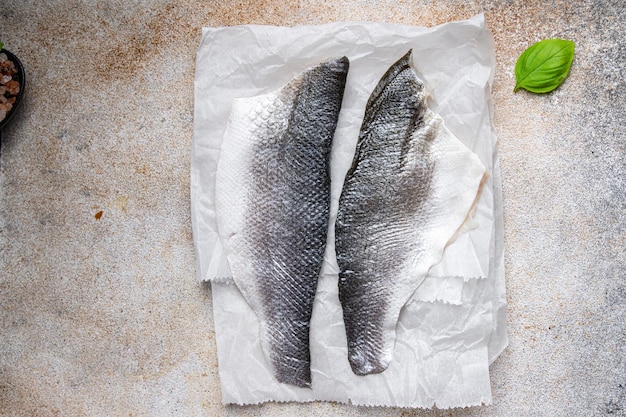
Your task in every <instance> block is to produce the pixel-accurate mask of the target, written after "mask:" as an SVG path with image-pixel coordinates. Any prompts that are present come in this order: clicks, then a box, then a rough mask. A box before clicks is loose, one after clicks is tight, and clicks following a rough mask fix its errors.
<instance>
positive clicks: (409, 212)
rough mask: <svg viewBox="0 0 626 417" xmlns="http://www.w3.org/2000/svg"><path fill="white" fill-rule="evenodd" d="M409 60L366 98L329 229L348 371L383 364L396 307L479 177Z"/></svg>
mask: <svg viewBox="0 0 626 417" xmlns="http://www.w3.org/2000/svg"><path fill="white" fill-rule="evenodd" d="M410 59H411V51H409V52H408V53H407V54H406V55H405V56H404V57H402V58H401V59H400V60H398V61H397V62H396V63H395V64H394V65H392V66H391V67H390V68H389V70H388V71H387V72H386V73H385V74H384V76H383V77H382V78H381V80H380V82H379V83H378V85H377V86H376V87H375V89H374V90H373V92H372V94H371V95H370V98H369V100H368V103H367V107H366V111H365V116H364V119H363V123H362V126H361V131H360V134H359V138H358V142H357V147H356V153H355V156H354V159H353V163H352V166H351V168H350V169H349V171H348V173H347V175H346V178H345V182H344V186H343V189H342V193H341V197H340V201H339V208H338V214H337V220H336V223H335V245H336V253H337V262H338V265H339V269H340V271H339V284H338V285H339V299H340V302H341V305H342V309H343V317H344V324H345V327H346V335H347V340H348V360H349V362H350V365H351V367H352V370H353V372H354V373H355V374H357V375H368V374H373V373H380V372H382V371H384V370H385V369H386V368H387V367H388V365H389V363H390V362H391V360H392V358H393V349H394V345H395V338H396V324H397V322H398V318H399V315H400V311H401V309H402V307H403V306H404V304H405V303H406V302H407V301H408V299H409V298H410V296H411V295H412V294H413V292H414V291H415V290H416V289H417V287H418V286H419V284H420V283H421V282H422V281H423V279H424V278H425V276H426V274H427V272H428V269H429V268H430V267H431V266H432V265H433V264H434V263H436V262H437V261H438V260H439V259H440V258H441V256H442V254H443V249H444V247H445V245H446V244H447V242H448V241H449V240H450V239H451V238H452V236H453V235H454V233H455V231H456V230H457V229H458V228H459V227H460V226H461V225H462V224H463V222H464V220H465V218H466V216H467V214H468V212H469V211H470V209H471V207H472V204H473V202H474V200H475V198H476V195H477V192H478V189H479V187H480V181H481V179H482V176H483V174H484V172H485V168H484V166H483V165H482V163H481V162H480V161H479V160H478V158H477V156H476V155H474V154H473V153H471V151H469V149H467V148H466V147H465V146H464V145H463V144H462V143H461V142H460V141H458V139H456V138H455V137H454V136H453V135H452V134H451V133H450V132H449V131H448V130H447V129H446V128H445V127H444V125H443V121H442V120H441V118H439V116H437V115H436V114H434V113H433V112H431V111H430V110H429V109H428V108H427V106H426V104H425V87H424V84H423V83H422V82H421V81H420V80H419V78H418V77H417V75H416V73H415V72H414V70H413V69H412V68H411V65H410Z"/></svg>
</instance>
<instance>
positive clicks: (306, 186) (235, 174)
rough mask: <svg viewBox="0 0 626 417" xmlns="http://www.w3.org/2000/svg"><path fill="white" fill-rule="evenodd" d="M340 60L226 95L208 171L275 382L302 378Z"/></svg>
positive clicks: (307, 372) (232, 261)
mask: <svg viewBox="0 0 626 417" xmlns="http://www.w3.org/2000/svg"><path fill="white" fill-rule="evenodd" d="M348 68H349V61H348V59H347V58H346V57H343V58H340V59H335V60H329V61H326V62H324V63H322V64H320V65H318V66H315V67H312V68H310V69H308V70H306V71H304V72H303V73H301V74H300V75H299V76H297V77H296V78H294V79H293V80H292V81H290V82H289V83H288V84H287V85H285V86H284V87H283V88H281V89H280V90H278V91H276V92H273V93H270V94H266V95H262V96H257V97H252V98H243V99H237V100H235V102H234V103H233V108H232V110H231V115H230V118H229V122H228V126H227V128H226V132H225V135H224V141H223V144H222V149H221V153H220V159H219V161H218V168H217V173H216V218H217V225H218V233H219V235H220V238H221V241H222V245H223V246H224V249H225V251H226V254H227V259H228V262H229V266H230V269H231V272H232V277H233V280H234V282H235V284H236V285H237V287H238V288H239V290H240V291H241V293H242V295H243V296H244V298H245V299H246V301H247V303H248V304H249V306H250V307H251V308H252V309H253V310H254V312H255V313H256V315H257V317H258V319H259V323H260V339H261V346H262V349H263V352H264V355H265V357H266V359H267V361H268V363H269V364H270V366H271V368H272V371H273V374H274V376H275V377H276V379H277V380H278V381H279V382H281V383H286V384H292V385H295V386H298V387H311V369H310V368H311V359H310V352H309V330H310V320H311V314H312V310H313V300H314V296H315V292H316V289H317V281H318V276H319V274H320V270H321V267H322V263H323V259H324V252H325V246H326V236H327V229H328V216H329V207H330V174H329V162H330V151H331V143H332V139H333V135H334V132H335V128H336V125H337V120H338V117H339V110H340V108H341V103H342V99H343V93H344V88H345V82H346V77H347V72H348Z"/></svg>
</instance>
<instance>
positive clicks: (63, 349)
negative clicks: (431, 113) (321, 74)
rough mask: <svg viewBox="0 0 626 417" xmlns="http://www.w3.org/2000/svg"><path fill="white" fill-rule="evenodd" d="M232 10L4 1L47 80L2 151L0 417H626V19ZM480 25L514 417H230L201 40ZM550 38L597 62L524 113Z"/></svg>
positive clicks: (268, 7) (490, 6)
mask: <svg viewBox="0 0 626 417" xmlns="http://www.w3.org/2000/svg"><path fill="white" fill-rule="evenodd" d="M216 3H217V2H210V1H200V0H155V1H148V0H144V1H140V2H127V1H121V0H102V1H95V0H48V1H39V0H22V1H19V2H18V1H15V0H0V40H2V41H3V42H5V47H6V48H7V49H9V50H11V51H12V52H14V53H16V54H17V55H18V56H19V57H20V58H21V60H22V62H23V64H24V66H25V67H26V70H27V77H28V79H27V82H28V84H27V93H26V97H25V101H24V102H23V108H22V111H21V114H19V115H18V117H17V118H15V119H14V122H13V124H12V125H11V126H10V127H9V128H7V129H6V130H4V131H3V132H2V136H3V145H2V156H1V160H0V163H1V166H0V415H3V416H57V415H58V416H69V415H72V416H81V415H88V416H105V415H111V416H170V415H177V416H178V415H205V416H211V415H229V416H230V415H232V416H239V415H242V416H243V415H245V416H274V415H284V416H289V415H296V414H297V415H308V416H326V415H337V416H361V415H365V416H367V415H371V416H373V415H381V416H400V415H401V416H502V417H506V416H511V417H513V416H515V417H517V416H604V415H626V327H625V326H626V324H625V323H626V283H625V281H624V280H625V278H626V272H624V271H625V270H626V214H625V213H626V172H625V167H626V152H625V149H624V148H625V142H626V128H625V125H626V99H625V94H624V89H625V87H626V86H625V82H624V74H625V73H626V62H625V60H626V58H625V57H626V38H625V36H624V27H626V11H625V10H626V9H624V8H623V2H622V1H621V0H613V1H591V0H588V1H538V0H532V1H523V0H519V1H502V2H498V1H495V0H493V1H471V0H470V1H458V2H455V1H429V0H417V1H411V2H409V1H402V0H400V1H398V0H396V1H377V2H374V1H364V0H363V1H357V0H352V1H344V2H332V3H325V2H322V1H314V0H303V1H296V2H292V3H290V4H289V5H281V4H279V2H277V1H252V0H239V1H224V2H220V3H221V4H219V5H217V4H216ZM480 12H482V13H485V15H486V19H487V24H488V27H489V28H490V29H491V30H492V31H493V33H494V36H495V40H496V56H497V68H496V79H495V85H494V91H493V94H494V97H495V115H496V129H497V134H498V136H499V139H500V142H501V143H500V157H501V164H502V176H503V193H504V215H505V219H504V220H505V247H506V259H505V261H506V277H507V289H508V301H509V337H510V345H509V347H508V348H507V350H506V351H505V353H504V354H503V355H502V356H501V357H500V358H499V359H498V360H497V361H496V363H495V364H494V365H493V366H492V386H493V395H494V401H495V404H494V405H492V406H489V407H482V408H473V409H466V410H448V411H433V410H430V411H423V410H399V409H366V408H359V407H353V406H349V405H342V404H332V403H312V404H273V403H271V404H265V405H260V406H253V407H232V406H229V407H223V406H222V405H221V403H220V389H219V379H218V374H217V359H216V347H215V339H214V332H213V324H212V313H211V299H210V287H209V286H207V285H200V284H198V283H197V282H196V278H195V258H194V256H195V255H194V250H193V244H192V236H191V224H190V214H189V213H190V207H189V164H190V150H191V138H192V121H193V120H192V114H193V77H194V61H195V53H196V49H197V46H198V43H199V41H200V34H201V33H200V30H201V27H202V26H223V25H235V24H246V23H259V24H276V25H294V24H315V23H326V22H330V21H337V20H379V21H388V22H397V23H405V24H414V25H422V26H432V25H435V24H439V23H443V22H446V21H449V20H459V19H466V18H469V17H470V16H472V15H474V14H477V13H480ZM550 37H562V38H568V39H571V40H574V41H575V42H576V45H577V47H576V58H575V60H574V65H573V67H572V72H571V74H570V77H569V78H568V79H567V80H566V82H565V83H564V84H563V85H562V86H561V87H560V88H559V89H558V90H557V91H556V92H554V93H551V94H548V95H543V96H535V95H531V94H528V93H526V92H524V91H521V92H518V93H516V94H513V93H512V90H513V86H514V76H513V68H514V65H515V60H516V59H517V56H519V54H520V53H521V52H522V51H523V50H524V49H525V48H526V47H527V46H529V45H530V44H531V43H533V42H535V41H538V40H540V39H543V38H550ZM99 211H102V212H103V215H102V217H101V218H100V219H99V220H97V219H96V218H95V214H96V213H97V212H99Z"/></svg>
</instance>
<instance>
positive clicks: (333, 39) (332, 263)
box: [191, 15, 507, 408]
mask: <svg viewBox="0 0 626 417" xmlns="http://www.w3.org/2000/svg"><path fill="white" fill-rule="evenodd" d="M409 49H413V66H414V68H415V69H416V71H417V72H418V74H419V75H420V77H421V78H422V79H423V80H424V81H425V82H426V85H427V89H428V91H429V92H430V101H429V106H430V107H431V109H432V110H433V111H435V112H436V113H438V114H440V115H441V117H442V118H443V119H444V121H445V123H446V125H447V127H448V128H449V129H450V130H451V131H452V132H453V133H454V134H455V135H456V136H457V137H458V138H459V139H460V140H461V141H462V142H463V143H465V144H466V145H467V146H468V147H469V148H470V149H472V151H474V152H475V153H476V154H477V155H478V156H479V158H480V159H481V161H482V162H483V164H484V165H485V166H486V167H487V169H488V173H489V176H488V178H487V181H486V183H485V185H484V187H483V188H482V191H481V194H480V198H479V200H478V203H477V205H476V208H475V209H474V211H473V212H472V214H471V216H470V218H469V219H468V221H467V222H466V224H465V225H464V227H463V230H462V232H461V233H460V235H459V236H458V238H457V239H456V240H455V241H454V242H452V243H451V244H450V245H449V246H448V247H447V248H446V250H445V252H444V256H443V259H442V260H441V262H440V263H439V264H437V265H435V266H433V268H432V269H431V270H430V272H429V276H428V277H427V278H426V280H425V281H424V282H423V284H422V285H421V286H420V287H419V288H418V290H417V291H416V293H415V294H414V296H413V297H412V299H411V300H410V301H409V302H408V303H407V305H406V306H405V308H404V309H403V311H402V313H401V316H400V321H399V323H398V326H397V331H398V332H397V333H398V335H397V340H396V347H395V351H394V360H393V361H392V363H391V364H390V366H389V368H388V369H387V370H386V371H385V372H383V373H381V374H377V375H369V376H364V377H362V376H356V375H354V374H353V373H352V371H351V369H350V366H349V363H348V360H347V346H346V336H345V331H344V327H343V318H342V313H341V306H340V304H339V300H338V297H337V279H338V278H337V270H338V268H337V263H336V259H335V248H334V227H332V226H331V228H330V230H329V236H328V244H327V251H326V258H325V262H324V267H323V269H322V274H321V276H320V280H319V283H318V291H317V294H316V298H315V305H314V309H313V318H312V322H311V361H312V382H313V388H312V389H303V388H298V387H294V386H290V385H286V384H280V383H278V382H277V381H276V380H275V379H274V377H273V376H272V374H271V372H270V367H269V365H268V364H267V363H266V360H265V358H264V356H263V353H262V350H261V346H260V341H259V336H258V322H257V319H256V316H255V314H254V312H253V311H252V310H251V309H250V308H249V307H248V305H247V304H246V302H245V300H244V299H243V297H242V296H241V294H240V293H239V291H238V289H237V287H236V286H235V285H233V284H232V282H231V281H230V278H229V277H230V271H229V268H228V262H227V261H226V259H225V257H224V256H223V254H222V252H221V245H220V242H219V238H218V235H217V230H216V225H215V213H214V208H213V201H214V176H215V170H216V166H217V160H218V158H219V149H220V145H221V140H222V135H223V132H224V129H225V126H226V122H227V119H228V114H229V111H230V106H231V103H232V100H233V99H234V98H236V97H248V96H254V95H258V94H264V93H269V92H271V91H273V90H276V89H278V88H280V87H282V86H283V85H284V84H285V83H287V82H288V81H289V80H291V79H292V78H293V77H294V76H295V75H297V74H298V73H300V72H301V71H303V70H304V69H306V68H308V67H310V66H312V65H316V64H318V63H320V62H322V61H324V60H325V59H327V58H330V57H340V56H344V55H345V56H347V57H348V58H349V59H350V71H349V73H348V80H347V84H346V91H345V94H344V101H343V105H342V110H341V114H340V117H339V123H338V126H337V131H336V133H335V137H334V141H333V151H332V157H331V158H332V161H331V218H330V223H331V225H333V224H334V220H335V216H336V211H337V202H338V198H339V195H340V193H341V187H342V185H343V178H344V176H345V174H346V172H347V170H348V168H349V166H350V164H351V161H352V157H353V153H354V148H355V145H356V141H357V138H358V131H359V128H360V126H361V120H362V117H363V113H364V110H365V104H366V102H367V98H368V97H369V94H370V93H371V91H372V89H373V88H374V86H375V85H376V83H377V82H378V80H379V79H380V77H381V76H382V75H383V74H384V72H385V71H386V70H387V69H388V68H389V66H391V65H392V64H393V63H394V62H395V61H396V60H397V59H399V58H400V57H401V56H403V55H404V54H405V53H406V52H407V51H408V50H409ZM494 66H495V55H494V45H493V40H492V36H491V34H490V32H489V31H488V30H487V29H486V27H485V20H484V17H483V16H482V15H479V16H475V17H473V18H471V19H469V20H466V21H460V22H451V23H448V24H445V25H441V26H437V27H434V28H423V27H415V26H406V25H394V24H384V23H333V24H328V25H321V26H299V27H293V28H287V27H270V26H250V25H248V26H235V27H225V28H205V29H203V37H202V42H201V44H200V47H199V49H198V54H197V61H196V77H195V115H194V140H193V156H192V164H191V206H192V207H191V208H192V222H193V235H194V243H195V246H196V252H197V259H198V267H197V271H198V278H199V279H200V280H201V281H206V280H210V281H212V295H213V308H214V319H215V331H216V338H217V347H218V361H219V372H220V381H221V388H222V400H223V402H224V403H235V404H254V403H259V402H263V401H313V400H329V401H340V402H351V403H354V404H359V405H370V406H398V407H423V408H429V407H433V406H435V405H436V406H437V407H439V408H450V407H463V406H473V405H481V404H489V403H490V402H491V389H490V383H489V364H490V363H491V362H493V360H495V359H496V358H497V356H498V355H499V354H500V353H501V352H502V350H503V349H504V347H505V346H506V343H507V337H506V314H505V310H506V301H505V287H504V272H503V271H504V269H503V247H502V208H501V197H500V174H499V168H498V164H497V158H496V137H495V134H494V128H493V105H492V101H491V84H492V82H493V71H494Z"/></svg>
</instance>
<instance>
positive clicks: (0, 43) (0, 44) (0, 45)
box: [0, 42, 4, 50]
mask: <svg viewBox="0 0 626 417" xmlns="http://www.w3.org/2000/svg"><path fill="white" fill-rule="evenodd" d="M2 48H4V44H3V43H2V42H0V50H2Z"/></svg>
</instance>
